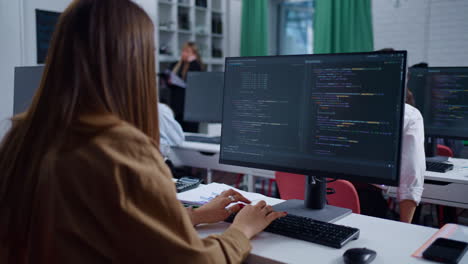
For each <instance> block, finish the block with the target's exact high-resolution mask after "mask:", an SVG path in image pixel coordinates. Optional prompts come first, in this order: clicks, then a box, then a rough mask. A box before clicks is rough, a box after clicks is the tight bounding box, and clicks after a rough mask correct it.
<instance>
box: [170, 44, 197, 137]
mask: <svg viewBox="0 0 468 264" xmlns="http://www.w3.org/2000/svg"><path fill="white" fill-rule="evenodd" d="M170 69H171V71H172V72H173V73H174V74H175V75H177V76H178V77H179V78H181V79H182V80H184V81H186V80H187V74H188V72H194V71H195V72H197V71H202V70H203V61H202V58H201V56H200V52H199V50H198V46H197V44H195V43H194V42H191V41H189V42H187V43H185V44H184V46H183V47H182V50H181V52H180V59H179V61H178V62H175V63H173V64H172V65H171V66H170ZM169 82H171V80H169ZM170 88H171V89H170V107H171V108H172V110H173V111H174V114H175V119H176V120H177V122H179V123H180V124H181V125H182V129H183V130H184V131H185V132H194V133H197V132H198V123H195V122H187V121H184V107H185V88H182V87H179V86H177V85H173V84H170Z"/></svg>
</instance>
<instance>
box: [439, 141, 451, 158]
mask: <svg viewBox="0 0 468 264" xmlns="http://www.w3.org/2000/svg"><path fill="white" fill-rule="evenodd" d="M437 155H439V156H444V157H453V151H452V149H451V148H449V147H447V146H445V145H440V144H437Z"/></svg>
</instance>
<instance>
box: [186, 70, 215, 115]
mask: <svg viewBox="0 0 468 264" xmlns="http://www.w3.org/2000/svg"><path fill="white" fill-rule="evenodd" d="M223 87H224V72H189V73H188V76H187V88H186V92H185V108H184V120H185V121H192V122H205V123H221V120H222V114H221V112H222V106H223Z"/></svg>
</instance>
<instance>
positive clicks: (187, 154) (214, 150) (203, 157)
mask: <svg viewBox="0 0 468 264" xmlns="http://www.w3.org/2000/svg"><path fill="white" fill-rule="evenodd" d="M219 151H220V146H219V145H217V144H208V143H198V142H188V141H186V142H184V143H183V144H182V146H180V147H173V148H172V149H171V151H170V153H169V159H170V160H171V161H172V163H173V164H174V165H175V166H176V167H178V166H189V167H194V168H204V169H206V170H207V181H208V183H210V182H212V175H213V174H212V173H213V171H224V172H232V173H239V174H244V175H245V176H246V177H247V181H248V183H247V189H248V191H249V192H253V191H255V176H259V177H266V178H271V179H274V178H275V173H274V172H273V171H269V170H261V169H254V168H248V167H241V166H231V165H225V164H220V163H219Z"/></svg>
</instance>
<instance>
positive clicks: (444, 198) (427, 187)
mask: <svg viewBox="0 0 468 264" xmlns="http://www.w3.org/2000/svg"><path fill="white" fill-rule="evenodd" d="M449 162H451V163H453V165H454V168H453V170H451V171H449V172H446V173H438V172H432V171H427V172H426V174H425V177H424V181H425V183H424V192H423V196H422V198H421V201H422V202H425V203H431V204H438V205H445V206H453V207H459V208H465V209H468V160H467V159H455V158H449ZM389 194H390V195H391V196H395V195H396V194H395V193H393V192H390V193H389Z"/></svg>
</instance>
